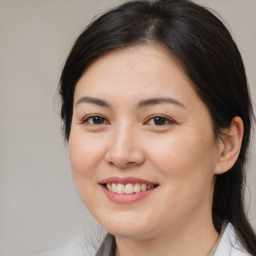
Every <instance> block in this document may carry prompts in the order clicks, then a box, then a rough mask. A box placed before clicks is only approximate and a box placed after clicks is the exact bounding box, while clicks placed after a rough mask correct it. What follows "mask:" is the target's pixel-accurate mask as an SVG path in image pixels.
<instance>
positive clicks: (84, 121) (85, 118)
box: [81, 114, 109, 125]
mask: <svg viewBox="0 0 256 256" xmlns="http://www.w3.org/2000/svg"><path fill="white" fill-rule="evenodd" d="M94 117H100V118H102V119H104V123H102V124H92V123H90V122H88V120H89V119H91V118H94ZM86 123H87V124H89V125H104V124H108V123H109V121H108V120H107V119H106V118H105V117H104V116H102V115H100V114H90V115H87V116H84V117H83V118H82V120H81V124H86Z"/></svg>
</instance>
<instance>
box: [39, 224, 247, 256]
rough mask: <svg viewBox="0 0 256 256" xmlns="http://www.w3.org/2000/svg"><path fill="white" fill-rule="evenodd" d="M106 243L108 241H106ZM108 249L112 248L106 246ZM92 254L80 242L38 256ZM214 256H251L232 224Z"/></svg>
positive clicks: (104, 252)
mask: <svg viewBox="0 0 256 256" xmlns="http://www.w3.org/2000/svg"><path fill="white" fill-rule="evenodd" d="M105 243H108V241H106V240H105ZM106 248H110V247H109V246H106ZM107 250H108V251H103V252H102V253H101V255H102V256H112V254H113V253H110V252H109V249H107ZM92 255H95V253H94V254H92V252H90V253H89V252H88V251H87V250H86V247H85V246H84V245H83V243H82V242H81V240H80V241H77V242H74V241H72V242H70V243H68V244H66V245H65V246H63V247H62V248H59V249H57V250H54V251H52V252H49V253H44V254H40V255H38V256H92ZM214 256H251V255H250V254H249V253H248V252H246V250H245V249H244V248H243V246H242V245H241V243H240V242H239V240H238V238H237V235H236V233H235V230H234V228H233V226H232V224H231V223H228V225H227V227H226V229H225V231H224V233H223V235H222V237H221V239H220V241H219V244H218V247H217V249H216V251H215V253H214Z"/></svg>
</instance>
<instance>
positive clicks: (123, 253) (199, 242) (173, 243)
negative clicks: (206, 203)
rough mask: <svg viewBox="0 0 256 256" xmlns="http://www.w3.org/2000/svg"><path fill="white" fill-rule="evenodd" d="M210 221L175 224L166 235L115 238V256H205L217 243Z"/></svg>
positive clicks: (199, 220) (200, 219)
mask: <svg viewBox="0 0 256 256" xmlns="http://www.w3.org/2000/svg"><path fill="white" fill-rule="evenodd" d="M218 237H219V234H218V233H217V231H216V230H215V229H214V226H213V223H212V220H211V219H210V220H203V219H202V218H198V219H197V220H195V219H194V220H193V221H191V218H190V222H189V223H188V222H182V223H179V224H176V225H175V227H172V229H171V230H168V232H166V233H164V234H162V235H158V236H156V237H149V238H145V239H127V238H123V237H116V244H117V250H116V256H130V255H136V256H145V255H146V256H151V255H152V256H153V255H154V256H155V255H168V256H177V255H179V256H186V255H188V254H189V255H190V256H205V255H208V254H209V253H210V251H211V249H212V248H213V247H214V245H215V243H216V241H217V240H218Z"/></svg>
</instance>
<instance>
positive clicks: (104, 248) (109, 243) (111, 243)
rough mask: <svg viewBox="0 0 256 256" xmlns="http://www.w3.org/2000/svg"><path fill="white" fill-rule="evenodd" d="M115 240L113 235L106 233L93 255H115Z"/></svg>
mask: <svg viewBox="0 0 256 256" xmlns="http://www.w3.org/2000/svg"><path fill="white" fill-rule="evenodd" d="M115 252H116V242H115V238H114V236H112V235H110V234H107V235H106V237H105V239H104V241H103V243H102V244H101V246H100V248H99V250H98V251H97V253H96V255H95V256H115Z"/></svg>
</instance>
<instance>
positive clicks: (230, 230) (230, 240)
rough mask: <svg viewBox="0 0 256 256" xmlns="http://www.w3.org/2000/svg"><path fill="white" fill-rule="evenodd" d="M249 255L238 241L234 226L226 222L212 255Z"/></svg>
mask: <svg viewBox="0 0 256 256" xmlns="http://www.w3.org/2000/svg"><path fill="white" fill-rule="evenodd" d="M225 255H229V256H250V254H249V253H248V252H246V250H245V249H244V247H243V246H242V245H241V243H240V242H239V240H238V238H237V235H236V233H235V230H234V227H233V225H232V224H231V223H228V225H227V227H226V229H225V232H224V233H223V236H222V238H221V240H220V243H219V245H218V248H217V250H216V252H215V254H214V256H225Z"/></svg>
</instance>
